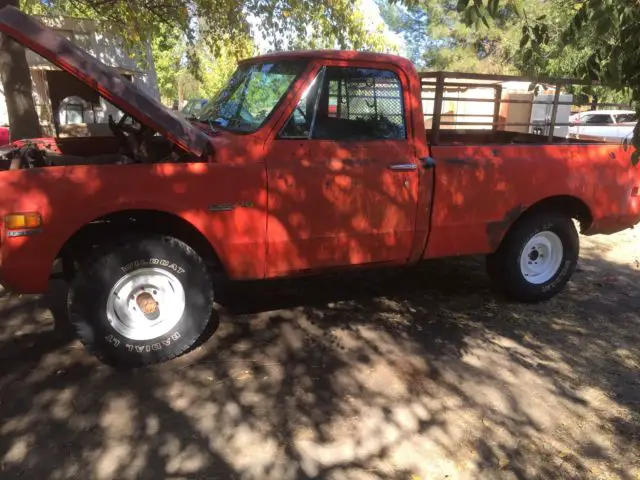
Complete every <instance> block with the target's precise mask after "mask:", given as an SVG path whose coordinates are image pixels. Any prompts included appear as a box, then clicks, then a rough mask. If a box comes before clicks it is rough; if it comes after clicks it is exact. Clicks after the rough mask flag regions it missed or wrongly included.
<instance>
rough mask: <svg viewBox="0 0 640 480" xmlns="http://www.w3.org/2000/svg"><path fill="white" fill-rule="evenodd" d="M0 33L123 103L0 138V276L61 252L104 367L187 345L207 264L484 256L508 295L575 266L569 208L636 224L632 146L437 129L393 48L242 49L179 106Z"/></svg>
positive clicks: (66, 45) (25, 21) (14, 283)
mask: <svg viewBox="0 0 640 480" xmlns="http://www.w3.org/2000/svg"><path fill="white" fill-rule="evenodd" d="M0 31H2V32H3V33H4V34H6V35H9V36H10V37H13V38H14V39H15V40H16V41H18V42H21V43H23V44H24V45H25V46H27V47H29V48H30V49H32V50H34V51H35V52H36V53H38V54H40V55H41V56H43V57H45V58H47V59H48V60H50V61H51V62H53V63H54V64H55V65H57V66H58V67H59V68H61V69H62V70H65V71H67V72H68V73H70V74H71V75H74V76H75V77H77V78H78V79H80V80H81V81H83V82H84V83H86V84H87V85H88V86H90V87H91V88H94V89H96V90H97V91H98V92H99V93H100V94H101V95H102V96H104V97H105V98H106V99H107V100H108V101H110V102H111V103H113V104H114V105H116V106H117V107H118V108H119V109H121V110H122V111H123V112H125V115H124V116H123V117H122V119H120V120H119V121H117V122H116V121H115V120H111V122H110V126H111V129H112V131H113V136H110V137H102V138H66V139H63V138H60V139H55V138H49V139H35V140H26V141H25V140H22V141H18V142H14V143H13V144H11V145H9V146H6V147H3V148H2V149H0V157H1V159H0V162H1V164H2V167H1V168H2V170H3V171H2V172H0V215H1V216H0V218H1V225H0V228H1V245H0V262H1V263H0V281H1V282H2V283H3V285H4V286H5V287H6V288H7V289H9V290H12V291H14V292H20V293H38V292H43V291H45V290H46V289H47V285H48V280H49V278H50V274H51V272H52V268H54V265H62V268H63V271H64V274H65V276H66V277H67V278H68V280H69V282H70V293H69V298H68V308H69V317H70V321H71V322H72V323H73V324H74V325H75V327H76V329H77V333H78V336H79V338H80V339H81V340H82V342H83V343H84V344H85V345H86V346H87V347H88V349H89V350H90V351H92V352H94V353H95V354H96V355H98V356H99V357H100V358H101V359H102V360H104V361H106V362H109V363H112V364H120V365H126V366H139V365H145V364H150V363H153V362H159V361H164V360H168V359H171V358H173V357H176V356H177V355H179V354H180V353H182V352H184V351H185V350H187V349H188V348H189V347H191V346H192V345H193V344H194V343H195V342H196V341H197V339H198V338H199V337H200V336H201V335H202V334H203V331H204V330H205V327H206V324H207V322H208V321H209V318H210V314H211V311H212V308H213V300H214V282H213V281H212V272H222V273H223V274H224V276H226V277H227V278H229V279H233V280H254V279H267V278H273V277H281V276H290V275H300V274H306V273H316V272H323V271H327V270H332V269H339V268H345V267H348V268H356V267H367V266H373V265H375V266H382V265H411V264H414V263H416V262H420V261H422V260H423V259H430V258H438V257H448V256H455V255H478V254H481V255H486V256H487V267H488V272H489V275H490V277H491V279H492V280H493V281H494V282H495V283H496V284H497V285H499V286H500V287H501V288H502V289H503V291H504V292H505V294H506V295H507V296H508V297H510V298H513V299H516V300H521V301H539V300H544V299H548V298H550V297H552V296H553V295H555V294H557V293H558V292H560V290H561V289H562V288H563V287H564V285H565V284H566V283H567V281H568V280H569V279H570V277H571V275H572V273H573V272H574V269H575V267H576V262H577V260H578V253H579V236H578V232H577V230H576V227H575V224H574V220H575V221H577V222H579V226H580V228H581V230H582V231H583V232H584V233H585V234H596V233H613V232H617V231H620V230H623V229H626V228H630V227H632V226H633V225H635V224H636V223H638V222H639V221H640V195H639V192H638V189H639V187H640V173H639V171H638V170H637V169H635V168H633V167H632V166H631V160H630V155H631V152H630V151H626V150H625V149H624V148H623V147H622V146H621V145H614V144H594V143H591V144H590V143H586V142H580V141H577V140H569V139H564V138H555V139H554V142H553V143H549V142H548V139H547V137H546V136H540V135H534V134H529V133H526V132H525V133H522V132H520V133H518V132H508V131H505V130H504V129H502V130H501V129H498V128H496V125H493V128H489V129H485V130H460V129H445V128H443V127H444V126H445V123H447V122H444V121H443V117H442V115H441V112H442V110H443V105H444V102H446V101H447V100H446V97H445V96H443V92H444V91H445V88H444V87H446V82H447V78H445V76H444V75H443V74H438V75H435V77H433V76H432V78H435V88H436V94H437V95H436V97H435V110H434V112H424V113H423V108H422V107H423V104H425V100H424V91H425V88H426V87H425V86H428V85H430V84H429V82H427V81H425V79H424V78H422V79H421V77H420V75H418V73H417V72H416V70H415V69H414V67H413V66H412V65H411V63H410V62H409V61H407V60H405V59H403V58H400V57H396V56H391V55H380V54H372V53H357V52H347V51H312V52H290V53H277V54H270V55H265V56H261V57H257V58H252V59H249V60H246V61H243V62H241V63H240V65H239V67H238V69H237V71H236V72H235V74H234V75H233V76H232V78H231V79H230V81H229V83H228V85H227V86H226V87H225V88H224V89H223V90H222V91H221V93H220V94H219V95H218V96H217V97H216V98H215V99H213V100H212V101H210V102H209V103H208V104H207V106H206V107H205V108H204V109H203V110H202V112H200V113H199V114H198V117H197V118H191V119H185V118H184V117H182V116H180V115H177V114H175V113H173V112H172V111H170V110H169V109H167V108H165V107H164V106H162V105H161V104H160V103H158V102H157V101H155V100H154V99H153V98H151V97H150V96H148V95H147V94H145V93H144V92H143V91H142V90H140V89H139V88H138V87H137V86H136V85H135V83H132V82H129V81H128V80H126V79H125V78H123V77H121V76H120V75H119V74H118V73H117V72H114V71H113V70H112V69H111V68H109V67H106V66H104V65H103V64H101V63H100V62H98V61H97V60H95V59H94V58H93V57H91V56H89V55H88V54H86V53H84V52H83V51H82V50H80V49H79V48H77V47H75V46H74V45H73V44H72V43H70V42H69V41H67V40H66V39H65V38H63V37H62V36H59V35H57V34H55V33H54V32H53V31H51V30H49V29H47V28H46V27H44V26H43V25H41V24H40V23H38V22H37V21H35V20H33V19H32V18H30V17H28V16H26V15H24V14H22V13H20V12H19V11H18V10H16V9H13V8H10V7H7V8H5V9H3V10H2V11H0ZM451 86H453V87H456V85H455V84H453V83H452V84H451ZM556 106H557V105H556ZM497 112H498V111H497V110H496V113H497ZM425 114H427V117H428V120H429V122H430V123H431V129H430V130H428V131H427V130H426V129H425ZM552 131H553V129H552ZM551 136H553V135H551Z"/></svg>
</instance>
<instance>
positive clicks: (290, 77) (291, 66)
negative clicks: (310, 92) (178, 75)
mask: <svg viewBox="0 0 640 480" xmlns="http://www.w3.org/2000/svg"><path fill="white" fill-rule="evenodd" d="M304 66H305V63H304V62H291V61H288V62H271V63H250V64H243V65H240V66H239V67H238V69H237V70H236V71H235V73H234V74H233V75H232V77H231V79H230V80H229V83H227V85H226V86H225V87H224V88H223V89H222V90H221V91H220V93H218V95H217V96H216V97H215V98H214V99H213V100H211V101H210V102H209V103H208V104H207V105H206V107H204V109H203V110H202V112H201V113H200V114H199V115H198V120H200V121H203V122H208V123H209V124H211V125H214V126H219V127H222V128H224V129H226V130H232V131H236V132H243V133H246V132H252V131H254V130H257V129H258V128H260V127H261V126H262V124H263V123H264V122H265V121H266V119H267V118H268V117H269V115H271V112H273V110H274V109H275V107H276V105H278V103H279V102H280V100H281V99H282V97H284V95H285V94H286V92H287V91H288V90H289V87H290V86H291V84H292V83H293V82H294V80H295V79H296V78H297V76H298V75H299V74H300V72H302V69H303V68H304Z"/></svg>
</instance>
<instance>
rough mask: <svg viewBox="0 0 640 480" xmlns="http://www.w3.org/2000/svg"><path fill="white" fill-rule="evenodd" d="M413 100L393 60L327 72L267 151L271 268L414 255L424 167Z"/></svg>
mask: <svg viewBox="0 0 640 480" xmlns="http://www.w3.org/2000/svg"><path fill="white" fill-rule="evenodd" d="M407 104H408V101H407V94H406V79H405V78H404V75H403V73H402V72H401V71H396V70H395V69H394V68H392V67H388V68H381V67H379V66H371V67H369V66H366V65H362V67H360V66H358V67H357V68H356V67H353V66H341V65H340V64H339V63H336V64H330V63H327V64H326V65H325V66H324V67H323V68H322V69H321V70H320V71H319V72H318V73H317V75H316V76H315V77H314V79H313V81H312V83H311V84H310V86H309V88H308V89H307V91H306V92H304V94H303V95H302V97H301V99H300V101H299V102H298V104H297V107H296V108H295V109H294V111H293V113H292V114H291V116H290V118H289V119H288V121H287V123H286V124H285V125H284V127H283V128H282V130H281V131H280V132H279V134H278V137H277V139H276V140H275V141H274V142H273V147H272V148H273V152H278V153H277V154H275V153H274V154H268V155H267V171H268V182H269V199H270V200H269V220H268V225H267V237H268V247H267V248H268V253H267V255H268V260H267V264H268V266H267V271H268V275H278V274H283V273H286V272H289V271H296V270H305V269H318V268H325V267H335V266H345V265H360V264H370V263H386V262H398V263H401V262H404V261H406V260H407V259H408V257H409V254H410V251H411V246H412V242H413V238H414V229H415V215H416V207H417V193H418V180H419V171H418V161H417V158H416V153H415V150H414V148H413V146H412V142H410V141H408V139H409V138H411V135H412V132H411V131H410V130H411V125H410V122H408V120H407V118H408V117H407V112H406V110H407V109H406V108H405V105H407Z"/></svg>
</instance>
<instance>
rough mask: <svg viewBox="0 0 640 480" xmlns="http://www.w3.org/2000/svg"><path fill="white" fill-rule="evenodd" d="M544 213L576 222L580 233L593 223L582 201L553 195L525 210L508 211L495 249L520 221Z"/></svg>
mask: <svg viewBox="0 0 640 480" xmlns="http://www.w3.org/2000/svg"><path fill="white" fill-rule="evenodd" d="M544 211H550V212H555V213H561V214H564V215H566V216H567V217H569V218H573V219H575V220H577V221H578V222H579V224H580V232H585V231H586V230H588V229H589V227H590V226H591V224H592V223H593V214H592V213H591V209H590V208H589V206H588V205H587V203H586V202H585V201H584V200H582V199H580V198H578V197H575V196H572V195H555V196H552V197H547V198H544V199H542V200H539V201H537V202H535V203H533V204H532V205H530V206H529V207H527V208H520V209H516V210H514V211H510V214H509V215H508V216H507V217H508V222H505V223H506V225H505V224H504V223H503V229H502V232H501V234H500V238H499V241H498V242H496V244H495V248H496V249H497V248H498V247H499V246H500V244H501V243H502V241H503V240H504V238H505V236H506V234H507V232H508V231H509V230H510V229H511V228H513V227H514V226H515V225H517V224H518V223H519V222H520V221H522V220H523V219H526V218H528V217H529V216H530V215H533V214H537V213H539V212H544ZM513 212H517V214H516V215H513Z"/></svg>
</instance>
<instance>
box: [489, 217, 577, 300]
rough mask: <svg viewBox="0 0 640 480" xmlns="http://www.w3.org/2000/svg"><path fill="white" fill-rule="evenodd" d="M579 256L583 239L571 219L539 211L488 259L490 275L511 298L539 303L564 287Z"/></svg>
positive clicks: (520, 225) (522, 224) (510, 232)
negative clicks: (581, 239)
mask: <svg viewBox="0 0 640 480" xmlns="http://www.w3.org/2000/svg"><path fill="white" fill-rule="evenodd" d="M579 254H580V239H579V237H578V232H577V231H576V228H575V226H574V224H573V222H572V220H571V218H569V217H567V216H565V215H562V214H557V213H550V212H540V213H535V214H531V215H529V216H527V217H525V218H523V219H522V220H520V221H518V223H516V224H515V225H514V226H513V227H512V229H511V230H510V231H509V232H508V233H507V235H506V237H505V238H504V240H503V241H502V244H501V245H500V248H499V249H498V251H497V252H495V253H493V254H491V255H489V256H488V257H487V272H488V273H489V276H490V277H491V280H492V281H493V282H494V284H496V285H497V286H498V287H499V288H500V289H501V290H502V291H503V292H504V293H505V294H506V296H507V297H508V298H510V299H513V300H518V301H523V302H537V301H542V300H547V299H549V298H551V297H553V296H555V295H556V294H558V293H559V292H560V291H561V290H562V289H563V288H564V286H565V285H566V283H567V282H568V281H569V279H570V278H571V276H572V275H573V272H574V271H575V268H576V264H577V262H578V256H579Z"/></svg>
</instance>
